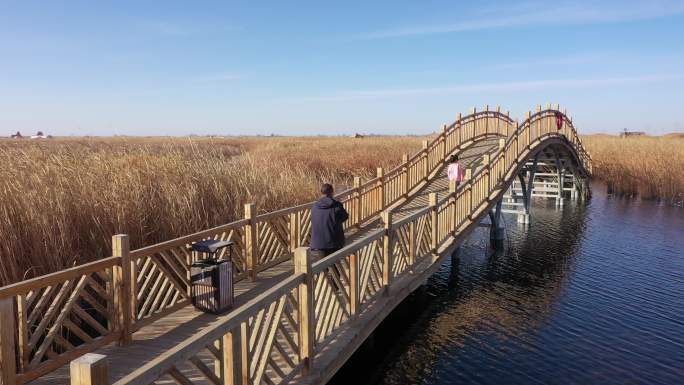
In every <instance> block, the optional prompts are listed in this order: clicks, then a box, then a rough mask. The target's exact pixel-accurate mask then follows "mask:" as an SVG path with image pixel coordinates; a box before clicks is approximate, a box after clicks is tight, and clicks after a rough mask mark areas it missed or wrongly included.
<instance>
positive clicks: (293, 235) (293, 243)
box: [290, 212, 299, 252]
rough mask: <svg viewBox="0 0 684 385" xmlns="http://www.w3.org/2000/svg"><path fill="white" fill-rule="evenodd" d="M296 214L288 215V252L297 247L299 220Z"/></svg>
mask: <svg viewBox="0 0 684 385" xmlns="http://www.w3.org/2000/svg"><path fill="white" fill-rule="evenodd" d="M297 216H298V213H296V212H294V213H290V251H292V252H294V251H295V249H297V248H298V247H299V219H298V218H297Z"/></svg>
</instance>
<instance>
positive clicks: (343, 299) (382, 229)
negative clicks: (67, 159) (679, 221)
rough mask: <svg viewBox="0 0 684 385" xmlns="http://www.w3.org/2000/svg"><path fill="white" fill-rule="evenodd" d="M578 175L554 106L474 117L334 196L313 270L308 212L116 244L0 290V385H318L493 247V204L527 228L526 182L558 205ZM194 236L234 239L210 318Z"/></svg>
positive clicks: (249, 216)
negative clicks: (453, 269)
mask: <svg viewBox="0 0 684 385" xmlns="http://www.w3.org/2000/svg"><path fill="white" fill-rule="evenodd" d="M453 153H458V154H459V156H460V158H461V161H462V163H463V164H464V165H465V166H466V180H465V181H464V182H463V183H461V184H460V185H459V186H456V185H455V184H449V183H447V180H446V175H445V171H446V170H445V165H446V159H448V157H449V156H450V155H451V154H453ZM538 167H539V168H540V175H542V174H543V175H544V177H543V178H545V179H543V180H542V181H540V182H538V181H536V179H535V171H536V170H537V168H538ZM554 167H555V169H554ZM590 171H591V158H590V157H589V155H588V154H587V152H586V151H585V150H584V148H583V147H582V144H581V142H580V140H579V137H578V135H577V132H576V130H575V128H574V127H573V126H572V120H571V119H570V118H568V117H567V115H566V114H565V113H564V112H561V111H560V110H559V109H558V108H557V107H556V108H551V107H550V106H549V107H547V109H545V110H542V108H541V106H538V108H537V111H536V113H534V114H532V113H528V115H527V116H526V119H525V120H524V121H523V122H522V123H520V124H518V123H517V122H516V121H513V120H512V119H511V118H510V117H509V116H508V115H507V114H503V113H501V112H500V110H499V109H498V108H497V109H496V110H495V111H490V110H489V109H488V108H485V110H484V111H481V112H475V111H473V113H471V114H469V115H466V116H461V115H459V116H458V118H457V120H456V121H455V122H454V123H453V124H451V125H445V126H444V127H443V130H442V132H441V133H439V134H438V135H437V136H436V137H435V138H434V139H433V140H432V141H425V142H424V143H423V148H422V149H421V150H420V151H419V152H418V153H416V154H415V155H413V156H411V157H409V156H408V155H407V156H405V157H404V159H403V161H402V163H401V164H400V165H398V166H397V167H395V168H394V169H392V170H389V171H387V172H385V171H384V170H382V169H378V173H377V177H375V178H373V179H370V180H367V181H365V182H363V183H362V181H361V179H360V178H355V180H354V187H353V188H351V189H349V190H347V191H345V192H342V193H341V194H339V195H337V196H336V198H337V199H339V200H340V201H341V202H342V204H343V205H344V206H345V208H346V209H347V211H348V212H349V213H350V218H349V220H348V221H347V222H346V223H345V231H346V233H347V234H348V240H347V246H345V247H344V248H343V249H341V250H340V251H338V252H336V253H334V254H331V255H330V256H328V257H326V258H323V259H321V260H319V261H313V260H311V257H310V255H309V253H308V248H307V247H306V246H307V245H308V240H309V238H310V235H311V204H310V203H309V204H303V205H300V206H296V207H290V208H285V209H282V210H279V211H276V212H271V213H265V214H258V215H257V210H256V207H255V206H254V205H252V204H249V205H246V206H245V218H244V219H242V220H238V221H235V222H232V223H228V224H225V225H221V226H218V227H215V228H212V229H207V230H203V231H200V232H198V233H195V234H190V235H187V236H183V237H180V238H177V239H173V240H169V241H166V242H162V243H159V244H156V245H151V246H148V247H145V248H142V249H138V250H130V249H129V247H128V238H127V236H125V235H117V236H115V237H114V238H113V248H112V256H111V257H108V258H103V259H101V260H98V261H96V262H92V263H89V264H84V265H80V266H76V267H74V268H71V269H67V270H63V271H60V272H56V273H53V274H49V275H46V276H42V277H38V278H35V279H31V280H27V281H23V282H19V283H17V284H13V285H9V286H5V287H2V288H0V380H1V382H0V383H1V384H3V385H14V384H24V383H33V384H68V383H69V382H70V381H71V382H72V383H79V384H80V383H81V382H77V381H81V380H80V379H78V378H71V379H70V378H69V376H70V373H69V366H68V364H69V362H72V365H76V366H74V368H76V367H79V368H81V369H79V371H78V373H81V374H79V376H85V377H83V381H85V382H82V383H84V384H85V383H89V384H91V383H92V384H95V382H88V381H91V380H92V381H96V380H97V381H99V382H97V383H96V384H95V385H97V384H105V383H106V384H109V383H115V385H133V384H150V383H177V384H183V385H188V384H195V383H197V384H200V383H201V384H223V385H228V384H233V385H238V384H241V385H251V384H286V383H301V384H322V383H325V382H326V381H327V380H328V379H329V378H330V377H331V376H332V375H333V374H334V373H335V372H336V371H337V370H338V369H339V367H340V366H341V365H342V364H343V363H344V362H345V361H346V360H347V359H348V357H350V356H351V354H353V352H354V351H355V350H356V348H357V347H358V346H360V344H361V343H362V342H363V341H364V340H365V338H366V337H367V336H368V335H369V334H370V333H372V331H373V330H374V329H375V327H376V326H377V325H378V324H379V323H380V322H381V321H382V319H384V317H385V316H386V315H387V314H388V313H389V312H391V311H392V310H393V309H394V307H395V306H396V305H397V304H399V303H400V302H401V301H402V300H403V299H404V298H405V297H406V296H407V295H409V294H410V293H411V292H412V291H413V290H415V289H416V288H417V287H418V286H420V285H422V284H423V283H424V282H425V281H426V280H427V278H428V277H429V276H430V275H431V274H432V273H433V272H434V271H436V270H437V269H438V268H439V266H440V264H441V263H442V261H444V259H445V258H446V257H447V256H448V255H449V254H450V253H451V251H452V250H453V249H454V248H455V247H456V246H457V245H458V244H459V243H460V242H462V241H463V239H464V238H465V237H467V236H468V235H469V234H470V232H471V231H472V229H474V228H475V227H476V226H478V225H479V223H480V221H481V220H482V219H483V218H484V217H485V216H487V215H489V216H490V222H491V229H492V231H491V234H492V239H493V240H495V239H496V238H497V237H499V236H500V235H501V234H500V233H501V232H502V229H500V227H499V226H500V223H501V219H500V216H501V213H502V212H511V210H510V209H507V208H506V207H508V206H513V207H514V208H519V209H520V210H521V211H514V212H517V213H519V217H518V218H519V221H520V219H521V218H522V219H523V222H526V221H527V220H529V205H530V201H531V197H533V196H537V195H538V194H535V191H534V189H544V196H555V197H556V199H557V202H560V204H562V200H563V195H564V194H565V193H566V192H570V193H571V194H574V195H573V196H576V194H575V193H576V192H577V186H578V183H579V184H580V185H582V186H585V185H584V184H582V178H584V177H586V176H587V175H588V174H589V173H590ZM566 175H568V176H570V177H571V178H570V179H571V186H570V187H568V186H567V181H568V177H566ZM554 178H555V179H554ZM514 182H515V183H517V184H515V185H514ZM508 191H511V194H512V195H508V198H504V194H505V193H507V192H508ZM540 191H541V190H540ZM547 194H551V195H547ZM554 194H555V195H554ZM517 199H521V200H522V202H518V201H517ZM504 205H508V206H506V207H504ZM516 210H518V209H516ZM205 239H220V240H230V241H233V242H234V243H235V245H234V247H233V251H234V252H233V253H232V254H231V255H230V258H231V259H232V261H233V266H234V268H235V280H236V284H235V293H236V302H235V307H234V309H232V310H231V311H230V312H228V313H227V314H224V315H221V316H215V315H210V314H205V313H201V312H199V311H196V310H195V309H194V308H193V307H192V306H190V305H189V304H190V287H191V282H190V265H191V264H192V262H193V261H195V260H197V259H199V258H201V255H198V254H196V253H195V252H192V251H191V248H190V247H189V246H190V245H191V244H192V243H193V242H197V241H200V240H205ZM220 257H228V255H221V256H220ZM92 352H95V353H98V354H99V355H101V356H97V357H106V362H107V363H108V367H109V373H110V376H109V377H110V378H106V377H107V376H105V375H104V374H103V373H100V374H99V375H100V377H99V378H96V377H94V376H97V375H98V374H97V373H95V372H94V371H95V370H96V369H97V370H100V369H101V368H102V367H103V363H104V362H105V361H102V360H101V359H100V358H97V359H96V358H95V357H96V356H87V357H83V359H79V357H82V356H84V355H85V354H87V353H92ZM74 360H75V361H74ZM98 360H99V361H98ZM98 368H99V369H98ZM72 371H73V370H72ZM79 378H81V377H79Z"/></svg>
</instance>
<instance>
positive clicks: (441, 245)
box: [115, 109, 590, 385]
mask: <svg viewBox="0 0 684 385" xmlns="http://www.w3.org/2000/svg"><path fill="white" fill-rule="evenodd" d="M557 113H558V111H557V109H554V110H551V109H547V110H544V111H541V110H540V111H538V112H537V113H536V114H530V116H529V117H528V119H526V120H525V121H524V122H523V123H522V124H520V125H518V126H517V129H515V130H512V129H511V130H510V131H509V133H510V134H509V135H507V136H506V137H505V139H502V140H501V141H500V147H499V149H498V150H497V151H495V152H494V153H492V154H491V155H486V156H485V163H484V165H483V166H481V167H479V168H478V169H477V170H475V171H472V170H468V172H467V174H468V175H467V177H468V178H467V181H466V182H465V183H463V184H462V185H461V186H459V187H458V188H456V186H455V185H454V184H452V185H451V186H450V189H449V193H448V194H446V196H444V197H441V198H439V199H438V197H437V195H435V194H430V196H429V204H428V205H427V206H426V207H425V208H423V209H420V210H417V211H416V212H414V213H412V214H410V215H408V216H406V217H404V218H401V219H400V220H395V219H394V218H393V215H392V214H393V212H392V210H391V209H388V210H385V211H383V212H382V215H381V218H382V222H383V224H384V228H383V229H379V230H376V231H372V232H370V233H369V234H367V235H366V236H365V237H363V238H362V239H360V240H358V241H356V242H354V243H353V244H350V245H348V246H346V247H344V248H343V249H341V250H340V251H338V252H336V253H334V254H332V255H330V256H328V257H326V258H324V259H322V260H320V261H317V262H313V263H312V261H311V258H310V255H309V253H308V249H307V248H305V247H299V248H297V249H296V251H295V255H294V264H295V271H294V274H293V275H292V276H291V277H290V278H289V279H287V280H285V281H284V282H281V283H279V284H277V285H275V286H274V287H272V288H271V289H269V290H268V291H267V292H265V293H263V294H262V295H260V296H259V297H258V298H255V299H254V300H252V301H250V302H249V303H248V304H246V305H244V306H242V307H240V308H239V309H237V310H236V311H235V312H234V313H233V314H231V315H230V316H229V317H227V319H226V320H225V321H222V322H220V323H217V324H213V325H212V326H210V327H209V328H207V329H205V330H203V332H202V334H201V335H196V336H193V337H192V338H190V339H188V340H186V341H184V342H183V343H181V344H180V345H178V346H177V347H175V348H174V349H172V350H169V351H167V352H165V353H163V354H162V355H161V356H159V357H158V358H157V359H155V360H153V361H152V362H149V363H147V364H145V365H144V366H142V367H141V368H139V369H137V370H135V371H133V372H132V373H131V374H129V375H128V376H126V377H124V378H122V379H121V380H119V381H117V382H116V383H115V385H134V384H150V383H152V382H154V381H156V380H158V379H160V378H163V377H170V379H172V380H174V381H176V382H178V383H183V384H191V383H194V381H195V380H201V379H209V380H210V381H213V382H214V383H227V384H242V385H248V384H261V383H269V384H285V383H287V382H289V381H290V380H291V379H292V378H293V377H295V376H297V375H306V374H307V373H308V372H309V371H310V370H312V368H313V367H314V365H315V363H314V358H315V357H316V356H317V355H318V354H324V352H325V351H326V348H327V347H328V345H329V344H330V342H331V341H332V340H333V339H335V338H336V337H337V336H338V335H340V333H342V332H344V331H345V330H347V329H348V328H349V327H351V326H353V325H354V324H355V323H356V322H360V321H358V318H359V316H360V315H361V314H363V313H364V312H365V311H368V309H369V307H370V306H372V305H373V304H374V303H377V302H378V301H379V299H380V298H382V297H383V296H388V295H392V292H393V290H394V289H393V287H394V285H395V281H398V280H400V279H402V277H406V276H410V275H411V274H417V273H419V271H420V270H421V269H422V270H425V269H426V267H427V266H430V264H431V263H434V262H435V261H437V260H438V253H439V250H444V249H445V248H446V246H447V245H448V244H449V243H450V242H451V241H453V239H454V236H455V235H456V234H459V233H460V232H462V231H463V230H464V229H466V228H469V226H473V225H474V224H475V223H477V222H478V221H479V219H480V218H481V217H482V216H483V215H486V213H487V211H488V209H489V208H490V207H491V205H492V204H493V203H494V199H495V198H497V197H500V196H501V195H502V194H503V192H504V191H505V189H506V188H507V187H508V185H509V184H510V181H511V180H513V179H514V178H515V176H516V174H517V172H518V170H519V169H520V167H522V165H524V163H525V162H526V161H527V159H528V158H529V157H530V155H531V154H532V153H533V152H534V151H536V150H537V149H539V148H540V147H543V146H545V145H547V144H548V143H550V142H552V141H553V142H557V143H560V144H564V145H566V146H567V147H568V148H569V149H570V150H571V152H574V153H575V154H576V155H577V157H578V160H579V162H580V166H582V167H584V168H585V169H586V168H589V167H590V164H589V162H590V157H589V155H588V154H587V153H586V151H584V149H583V148H582V146H581V143H580V142H579V138H578V137H577V134H576V131H575V129H574V127H573V126H572V122H571V121H570V120H569V119H567V118H565V117H564V116H563V117H562V119H563V126H562V127H561V128H560V129H559V128H558V127H557V125H556V123H555V121H556V118H557ZM460 121H461V120H459V121H457V123H456V124H454V125H452V126H450V127H448V128H447V130H445V131H444V138H446V139H447V140H446V143H452V144H451V145H453V146H455V147H452V148H458V145H459V144H460V143H463V142H462V141H461V138H463V137H465V138H469V137H470V138H473V137H476V136H477V132H478V131H477V130H478V127H481V126H482V125H484V126H485V127H488V124H490V123H491V121H490V120H488V118H485V119H484V120H482V121H479V120H474V121H472V120H471V123H470V124H469V125H459V124H458V123H459V122H460ZM550 122H551V123H553V124H550ZM469 130H470V132H468V131H469ZM461 135H463V136H461ZM454 137H456V138H459V139H456V140H453V138H454ZM449 138H451V139H449ZM449 140H453V141H452V142H449ZM452 148H450V147H449V146H447V148H446V152H444V151H445V150H444V149H443V148H442V149H440V148H439V146H426V147H425V149H426V151H425V156H422V157H419V158H415V157H414V158H413V159H411V160H409V163H408V165H407V166H404V168H402V170H403V171H402V172H407V171H405V169H408V170H410V168H411V167H412V164H422V163H420V162H421V161H419V160H418V159H428V164H429V162H430V160H429V159H430V152H431V151H435V152H439V151H442V155H441V157H442V159H443V158H444V157H445V155H446V154H447V153H448V152H449V151H450V150H451V149H452ZM410 162H413V163H410ZM434 164H435V166H434V167H439V166H440V162H437V163H434ZM428 170H429V168H428ZM405 175H408V176H409V178H410V175H411V173H410V171H408V173H407V174H405ZM367 186H369V185H367ZM373 212H375V211H374V210H369V211H368V212H367V214H366V215H372V214H370V213H373ZM330 354H334V353H330Z"/></svg>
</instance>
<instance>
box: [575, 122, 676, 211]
mask: <svg viewBox="0 0 684 385" xmlns="http://www.w3.org/2000/svg"><path fill="white" fill-rule="evenodd" d="M582 142H583V143H584V144H585V146H586V147H587V149H588V151H589V153H591V156H592V158H593V168H594V177H596V178H598V179H601V180H603V181H605V182H606V183H607V184H608V189H609V191H611V192H613V193H615V194H619V195H625V196H639V197H641V198H642V199H661V200H663V201H665V202H667V203H670V204H675V205H682V204H683V203H684V135H666V136H657V137H653V136H638V137H627V138H620V137H617V136H611V135H586V136H583V137H582Z"/></svg>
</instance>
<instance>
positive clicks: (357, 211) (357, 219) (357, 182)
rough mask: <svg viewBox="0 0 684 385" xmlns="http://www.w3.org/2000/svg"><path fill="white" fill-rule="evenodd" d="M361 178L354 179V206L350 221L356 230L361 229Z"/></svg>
mask: <svg viewBox="0 0 684 385" xmlns="http://www.w3.org/2000/svg"><path fill="white" fill-rule="evenodd" d="M360 190H361V177H360V176H355V177H354V201H355V202H356V205H355V207H354V211H352V215H353V216H352V220H353V221H354V222H353V223H354V225H355V226H356V227H357V228H361V191H360Z"/></svg>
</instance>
